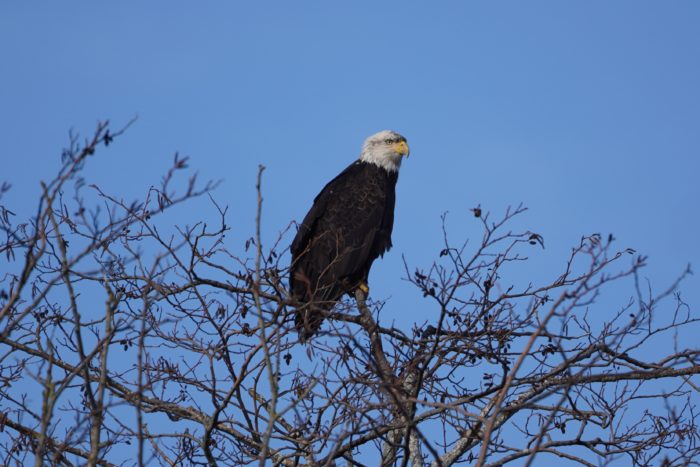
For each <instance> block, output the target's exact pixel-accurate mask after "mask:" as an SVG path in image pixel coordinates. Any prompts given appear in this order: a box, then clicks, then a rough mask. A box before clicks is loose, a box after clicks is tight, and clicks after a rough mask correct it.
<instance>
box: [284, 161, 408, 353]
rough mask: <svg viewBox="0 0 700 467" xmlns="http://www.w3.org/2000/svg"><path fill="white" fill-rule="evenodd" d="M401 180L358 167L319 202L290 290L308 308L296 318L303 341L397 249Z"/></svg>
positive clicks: (305, 229) (295, 258) (298, 251)
mask: <svg viewBox="0 0 700 467" xmlns="http://www.w3.org/2000/svg"><path fill="white" fill-rule="evenodd" d="M397 179H398V172H389V171H387V170H385V169H384V168H382V167H379V166H377V165H374V164H371V163H366V162H361V161H356V162H354V163H352V164H350V166H348V167H347V168H346V169H345V170H343V172H341V173H340V174H339V175H338V176H337V177H335V178H334V179H333V180H331V182H330V183H328V184H327V185H326V186H325V187H324V188H323V190H322V191H321V193H319V194H318V196H316V199H315V200H314V204H313V206H312V207H311V210H310V211H309V213H308V214H307V215H306V217H305V218H304V221H303V222H302V224H301V225H300V226H299V231H298V232H297V235H296V237H295V238H294V241H293V242H292V247H291V253H292V265H291V270H290V280H289V282H290V289H291V292H292V296H293V297H294V298H295V299H296V300H297V301H299V302H301V303H303V304H304V305H303V306H300V307H299V308H298V309H297V310H296V316H295V321H296V327H297V331H298V332H299V336H300V338H301V339H302V340H306V339H308V338H309V337H311V336H312V335H313V334H314V333H316V331H318V328H319V327H320V326H321V323H322V322H323V312H324V311H330V310H331V309H332V308H333V307H334V306H335V304H336V302H337V301H338V300H339V299H340V298H341V297H342V296H343V294H344V293H350V292H352V291H354V290H355V289H356V288H357V287H358V286H359V285H360V284H361V283H363V282H366V281H367V276H368V275H369V270H370V268H371V267H372V262H373V261H374V260H375V259H376V258H377V257H378V256H381V255H383V254H384V253H385V252H386V251H387V250H389V249H390V248H391V231H392V228H393V225H394V204H395V199H396V195H395V193H396V191H395V187H396V181H397Z"/></svg>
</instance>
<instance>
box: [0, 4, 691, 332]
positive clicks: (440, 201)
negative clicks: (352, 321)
mask: <svg viewBox="0 0 700 467" xmlns="http://www.w3.org/2000/svg"><path fill="white" fill-rule="evenodd" d="M698 24H700V3H697V2H693V1H674V2H649V1H639V0H635V1H616V2H603V1H593V2H583V1H579V2H560V1H533V2H515V1H511V2H508V1H503V2H490V1H474V2H457V1H446V2H439V3H438V2H430V3H428V2H418V1H411V2H367V1H365V2H344V3H342V4H341V3H340V2H207V3H204V2H198V3H196V6H195V4H194V3H192V2H174V1H168V2H164V1H152V2H133V1H124V2H118V3H117V2H112V3H107V2H87V1H83V2H70V3H68V2H60V3H59V2H47V1H45V2H3V3H2V5H0V59H1V60H2V72H1V73H0V128H2V130H1V131H0V150H1V151H2V166H3V170H2V173H1V174H0V181H2V180H5V181H9V182H11V183H12V184H13V189H12V191H11V192H10V193H9V194H8V195H7V196H6V197H5V198H4V199H3V201H4V202H5V203H6V204H7V205H9V207H11V208H13V209H14V210H15V211H16V212H18V213H25V214H28V213H30V212H31V211H32V209H33V208H34V206H35V199H36V197H37V195H38V193H39V184H38V182H39V180H40V179H46V178H48V177H50V176H51V175H52V174H53V173H54V172H55V171H56V170H57V168H58V167H59V164H60V150H61V149H62V148H63V147H64V146H65V144H66V143H67V140H68V130H69V129H73V130H74V131H76V132H79V133H81V134H84V135H88V134H89V133H90V132H91V131H92V129H93V128H94V126H95V122H96V121H97V120H103V119H110V120H111V121H112V122H113V123H114V124H115V125H116V126H119V125H121V124H124V123H126V122H127V121H128V120H129V119H131V118H132V117H133V116H135V115H138V121H137V122H136V123H135V125H134V126H133V127H132V128H131V129H130V130H129V131H128V132H127V134H126V135H125V136H124V137H123V138H121V139H120V140H119V141H118V142H117V144H115V145H114V146H113V147H110V148H108V149H107V150H104V151H102V152H101V153H100V154H99V155H98V157H96V158H95V159H94V161H92V163H91V164H90V166H89V167H88V168H87V176H88V177H89V178H90V180H91V181H93V182H96V183H98V184H100V185H101V186H103V187H104V188H105V189H106V190H108V191H111V192H113V193H117V194H121V195H123V196H124V197H125V198H132V197H137V196H139V195H142V194H143V193H145V191H146V190H147V188H148V186H150V185H151V184H155V183H157V182H158V180H159V177H160V175H161V174H162V172H163V171H164V170H165V168H166V167H167V164H168V163H169V162H170V160H171V159H172V156H173V154H174V153H175V151H179V152H180V153H181V154H185V155H189V156H191V167H193V168H194V169H195V170H197V171H198V172H199V173H200V176H201V177H202V178H215V179H219V178H220V179H222V180H223V184H222V185H221V186H220V187H219V188H218V189H217V191H216V192H215V198H216V199H217V200H218V201H219V202H221V203H223V204H228V205H229V208H230V211H231V216H232V218H233V219H234V220H235V222H234V225H233V227H234V228H233V232H232V235H230V236H229V237H227V238H230V241H231V242H232V243H234V244H235V242H241V244H242V242H243V241H244V240H245V239H246V238H248V237H249V236H250V235H251V234H252V232H253V216H254V214H253V209H254V206H253V203H254V183H255V173H256V167H257V165H258V164H264V165H265V166H267V171H266V172H265V179H264V190H265V224H264V228H265V235H266V236H267V238H268V239H273V238H275V237H276V235H277V232H278V231H280V230H282V229H284V228H285V227H286V226H287V225H288V224H289V222H290V221H291V220H301V218H302V217H303V215H304V214H305V213H306V210H307V209H308V208H309V207H310V204H311V200H312V199H313V197H314V196H315V194H316V193H317V192H318V191H319V190H320V189H321V188H322V186H323V185H324V183H325V182H326V181H328V180H329V179H330V178H332V177H333V176H334V175H335V174H337V173H338V172H339V171H340V170H342V168H344V167H345V166H346V165H347V164H349V163H350V162H351V161H352V160H354V159H355V158H356V157H357V156H358V154H359V149H360V146H361V143H362V140H363V139H364V138H365V137H366V136H368V135H370V134H372V133H374V132H375V131H378V130H381V129H385V128H389V129H394V130H397V131H399V132H401V133H402V134H404V135H405V136H406V137H407V138H408V141H409V144H410V146H411V150H412V153H411V157H410V158H409V159H408V160H407V161H406V162H405V163H404V165H403V167H402V171H401V176H400V180H399V184H398V188H397V198H398V201H397V208H396V224H395V231H394V245H395V247H394V249H393V250H392V251H391V252H390V253H389V254H388V255H386V257H385V258H384V259H383V260H381V261H379V262H377V263H376V264H375V267H374V269H373V274H372V276H371V278H370V279H371V282H372V284H371V285H372V286H373V288H372V293H373V294H376V296H377V297H378V298H392V299H393V300H395V303H396V306H397V307H398V308H401V307H402V305H406V307H405V308H403V309H408V310H412V311H411V312H409V313H404V314H402V315H397V316H400V319H404V320H409V321H412V320H414V319H422V318H424V316H423V315H421V312H420V310H419V309H418V308H415V307H414V305H412V304H413V303H415V300H416V299H417V298H418V297H420V294H419V293H418V292H416V291H414V290H413V289H412V288H411V287H410V285H408V284H407V283H406V282H405V281H402V280H401V277H402V275H403V269H402V261H401V255H402V254H403V255H405V256H406V258H407V260H408V261H409V263H411V264H413V265H422V266H428V265H429V263H430V261H432V259H434V258H435V256H436V254H437V253H438V252H439V251H440V249H441V248H442V245H441V234H440V215H441V214H442V213H443V212H446V211H449V213H450V214H449V216H450V217H449V222H450V226H451V228H452V229H453V232H454V236H455V238H456V239H458V240H462V239H463V238H465V237H469V236H478V235H480V230H479V227H478V224H477V223H475V222H474V220H473V219H472V218H471V217H470V213H469V211H468V209H469V208H471V207H474V206H476V205H477V204H481V206H482V207H483V208H485V209H488V210H492V211H494V214H498V213H501V212H502V211H503V210H504V209H505V208H506V207H507V206H508V205H517V204H518V203H520V202H523V203H524V204H525V205H527V206H528V207H529V208H530V210H529V211H528V213H527V214H525V216H523V217H522V218H521V220H520V221H519V222H520V223H519V224H517V225H518V226H521V225H522V226H524V227H526V228H529V229H532V230H534V231H537V232H539V233H541V234H542V235H543V236H544V238H545V242H546V247H547V248H546V249H545V250H544V251H543V252H538V253H537V255H538V257H537V258H535V259H533V263H532V265H533V266H532V267H533V268H535V269H533V270H532V272H531V273H532V274H533V275H537V276H539V275H540V274H546V273H547V272H551V276H556V275H557V274H558V272H559V271H561V268H562V267H563V261H564V258H565V256H566V255H567V254H568V252H569V249H570V247H571V246H573V245H575V244H576V243H577V242H578V240H579V238H580V237H581V236H582V235H584V234H590V233H594V232H601V233H603V234H607V233H613V234H614V235H615V236H616V237H617V238H618V241H619V246H620V248H621V249H624V248H625V247H632V248H635V249H636V250H637V251H638V252H640V253H643V254H647V255H649V260H650V266H649V268H648V269H647V270H646V271H645V273H646V274H647V276H648V277H649V278H650V280H651V281H652V284H653V285H654V287H655V288H657V289H661V288H662V287H665V286H666V285H667V284H668V283H669V282H670V281H671V280H672V278H674V277H675V276H676V275H677V274H678V273H680V272H681V271H682V270H683V268H684V267H685V265H686V264H687V263H689V262H690V263H691V264H692V265H694V266H695V267H696V268H697V267H698V265H699V264H700V247H698V240H697V235H698V230H699V227H700V216H698V207H697V204H698V201H699V200H700V185H699V184H698V174H699V173H700V162H699V160H700V85H699V84H698V83H700V28H698ZM181 215H182V218H181V219H177V221H178V222H182V223H190V224H191V223H194V222H195V221H197V220H199V218H200V217H202V216H206V215H210V216H213V215H214V213H213V211H211V212H208V213H207V212H205V211H200V210H195V209H192V210H190V211H187V210H185V211H184V212H182V213H181ZM232 249H235V247H233V248H232ZM543 271H544V272H543ZM682 290H683V293H684V296H685V298H686V300H687V301H689V302H690V304H691V305H694V307H697V304H698V303H700V292H699V291H700V284H698V279H697V276H692V277H691V278H690V279H689V280H688V281H687V282H686V283H685V285H684V287H683V289H682ZM619 293H620V300H619V301H620V303H623V302H625V301H626V299H627V297H629V296H630V295H631V290H629V289H625V288H624V287H621V288H620V289H619ZM408 305H410V306H408Z"/></svg>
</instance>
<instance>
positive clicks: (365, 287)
mask: <svg viewBox="0 0 700 467" xmlns="http://www.w3.org/2000/svg"><path fill="white" fill-rule="evenodd" d="M357 288H358V289H360V290H362V292H364V294H365V295H369V285H367V282H365V281H362V282H360V285H358V286H357Z"/></svg>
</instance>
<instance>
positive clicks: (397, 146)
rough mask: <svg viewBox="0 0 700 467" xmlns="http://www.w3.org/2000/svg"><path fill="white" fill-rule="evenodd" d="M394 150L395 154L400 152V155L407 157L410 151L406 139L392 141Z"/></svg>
mask: <svg viewBox="0 0 700 467" xmlns="http://www.w3.org/2000/svg"><path fill="white" fill-rule="evenodd" d="M394 151H396V153H397V154H401V155H402V156H406V157H408V154H409V153H410V150H409V149H408V144H407V143H406V141H399V142H398V143H394Z"/></svg>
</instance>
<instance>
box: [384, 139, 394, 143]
mask: <svg viewBox="0 0 700 467" xmlns="http://www.w3.org/2000/svg"><path fill="white" fill-rule="evenodd" d="M384 142H385V143H386V144H391V143H393V142H394V140H393V139H391V138H387V139H385V140H384Z"/></svg>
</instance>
